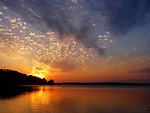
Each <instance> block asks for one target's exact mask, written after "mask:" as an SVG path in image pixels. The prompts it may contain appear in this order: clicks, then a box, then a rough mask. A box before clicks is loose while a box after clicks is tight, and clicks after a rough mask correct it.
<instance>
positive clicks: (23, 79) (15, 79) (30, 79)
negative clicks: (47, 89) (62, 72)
mask: <svg viewBox="0 0 150 113" xmlns="http://www.w3.org/2000/svg"><path fill="white" fill-rule="evenodd" d="M0 84H1V85H48V84H49V85H53V84H54V80H52V79H51V80H49V81H48V82H47V80H46V79H45V78H43V79H41V78H39V77H35V76H33V75H26V74H22V73H20V72H18V71H14V70H10V69H0Z"/></svg>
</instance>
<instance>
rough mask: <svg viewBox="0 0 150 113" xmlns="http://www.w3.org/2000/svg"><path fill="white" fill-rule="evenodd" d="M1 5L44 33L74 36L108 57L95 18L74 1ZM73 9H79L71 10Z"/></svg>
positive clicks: (9, 0) (12, 0) (22, 0)
mask: <svg viewBox="0 0 150 113" xmlns="http://www.w3.org/2000/svg"><path fill="white" fill-rule="evenodd" d="M0 3H1V4H3V5H5V6H6V7H8V8H10V9H12V10H13V11H15V12H16V13H17V14H19V15H20V16H22V17H23V19H24V20H25V21H27V22H28V23H30V24H32V25H33V26H34V27H36V28H38V29H39V30H41V31H42V32H48V31H50V30H53V31H55V32H56V33H57V36H58V37H59V39H61V40H62V39H64V38H66V37H71V36H73V37H74V38H75V40H76V41H78V42H80V43H81V44H83V45H84V46H85V47H87V48H95V50H96V51H97V52H98V53H99V54H100V55H103V54H104V49H103V48H100V47H99V45H98V44H97V40H98V39H97V38H96V33H95V28H94V27H93V26H92V21H93V20H92V18H91V17H86V16H84V15H82V13H83V9H82V8H79V5H76V4H73V3H72V2H71V1H68V0H64V1H62V0H1V1H0ZM72 7H74V8H78V10H71V9H70V8H72ZM80 13H81V14H80Z"/></svg>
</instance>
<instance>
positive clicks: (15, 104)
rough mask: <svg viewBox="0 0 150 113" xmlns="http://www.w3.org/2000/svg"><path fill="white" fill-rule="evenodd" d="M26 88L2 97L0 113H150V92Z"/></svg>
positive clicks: (128, 89) (15, 90) (138, 90)
mask: <svg viewBox="0 0 150 113" xmlns="http://www.w3.org/2000/svg"><path fill="white" fill-rule="evenodd" d="M24 87H25V86H22V87H21V88H22V89H23V90H21V91H20V88H19V89H18V88H17V89H14V90H13V88H11V90H10V89H9V91H10V92H9V91H8V90H7V91H8V92H7V93H9V96H4V94H5V93H4V94H3V95H2V94H1V95H0V113H150V88H136V87H135V88H112V87H107V88H106V87H84V86H82V87H79V86H78V87H77V86H28V88H29V87H30V88H29V90H28V88H27V87H26V88H25V89H24ZM31 88H32V90H31ZM5 91H6V89H5ZM12 92H13V95H11V93H12ZM16 92H19V93H16ZM15 93H16V94H15ZM5 95H6V94H5Z"/></svg>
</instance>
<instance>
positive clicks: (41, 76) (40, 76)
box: [35, 75, 44, 79]
mask: <svg viewBox="0 0 150 113" xmlns="http://www.w3.org/2000/svg"><path fill="white" fill-rule="evenodd" d="M35 76H36V77H39V78H42V79H43V78H44V76H43V75H35Z"/></svg>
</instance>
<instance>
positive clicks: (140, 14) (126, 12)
mask: <svg viewBox="0 0 150 113" xmlns="http://www.w3.org/2000/svg"><path fill="white" fill-rule="evenodd" d="M88 4H89V6H91V10H93V11H97V12H101V14H102V15H103V16H105V17H106V24H107V27H108V29H109V30H110V31H111V32H112V33H114V34H116V35H123V34H126V33H127V32H128V31H129V30H131V29H133V28H135V27H137V26H140V25H142V24H143V23H145V21H146V19H148V20H150V18H146V17H147V15H148V14H150V7H149V6H150V1H149V0H94V1H93V0H88ZM98 4H103V6H101V5H98Z"/></svg>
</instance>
